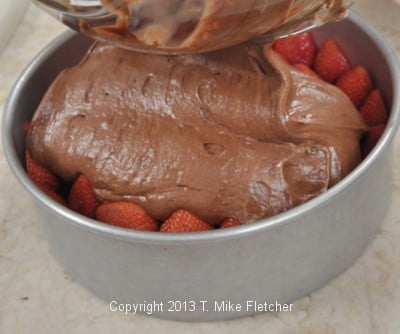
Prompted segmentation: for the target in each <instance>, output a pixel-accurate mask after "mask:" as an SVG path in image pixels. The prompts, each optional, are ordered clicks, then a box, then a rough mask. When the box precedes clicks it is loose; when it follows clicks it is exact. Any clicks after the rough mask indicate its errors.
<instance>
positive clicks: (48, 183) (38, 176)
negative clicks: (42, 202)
mask: <svg viewBox="0 0 400 334" xmlns="http://www.w3.org/2000/svg"><path fill="white" fill-rule="evenodd" d="M25 160H26V171H27V173H28V175H29V177H30V178H31V180H32V181H33V182H34V183H35V184H36V185H37V186H38V187H39V188H41V189H43V188H45V189H48V190H53V191H57V189H58V187H59V181H58V179H57V177H56V176H55V175H53V174H52V173H51V172H50V171H49V170H48V169H46V168H44V167H42V166H40V165H39V164H38V163H37V162H35V161H34V160H33V159H32V157H31V155H30V153H29V152H28V151H26V153H25Z"/></svg>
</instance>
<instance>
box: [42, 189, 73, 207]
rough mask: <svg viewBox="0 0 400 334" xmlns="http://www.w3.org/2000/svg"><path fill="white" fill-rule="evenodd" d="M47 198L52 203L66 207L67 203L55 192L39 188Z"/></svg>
mask: <svg viewBox="0 0 400 334" xmlns="http://www.w3.org/2000/svg"><path fill="white" fill-rule="evenodd" d="M40 189H41V190H42V191H43V192H44V193H45V194H46V195H47V196H49V197H51V198H52V199H53V200H54V201H56V202H58V203H60V204H61V205H64V206H67V202H65V201H64V199H63V198H62V197H61V196H60V195H59V194H58V193H56V192H55V191H53V190H50V189H46V188H40Z"/></svg>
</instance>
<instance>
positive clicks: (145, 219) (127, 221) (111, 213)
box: [96, 202, 158, 231]
mask: <svg viewBox="0 0 400 334" xmlns="http://www.w3.org/2000/svg"><path fill="white" fill-rule="evenodd" d="M96 218H97V220H99V221H102V222H104V223H108V224H112V225H116V226H120V227H125V228H130V229H135V230H143V231H158V224H157V222H156V221H155V220H154V219H153V218H152V217H151V216H150V215H149V214H148V213H147V212H146V211H145V210H143V209H142V208H141V207H140V206H139V205H136V204H134V203H131V202H112V203H105V204H101V205H100V206H99V207H98V208H97V210H96Z"/></svg>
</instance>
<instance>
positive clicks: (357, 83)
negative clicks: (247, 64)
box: [337, 66, 373, 107]
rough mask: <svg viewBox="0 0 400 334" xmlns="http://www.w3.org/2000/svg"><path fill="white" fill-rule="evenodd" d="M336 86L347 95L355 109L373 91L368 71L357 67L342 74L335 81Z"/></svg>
mask: <svg viewBox="0 0 400 334" xmlns="http://www.w3.org/2000/svg"><path fill="white" fill-rule="evenodd" d="M337 86H338V87H339V88H340V89H341V90H342V91H343V92H345V93H346V94H347V96H348V97H349V98H350V100H351V101H352V102H353V103H354V105H355V106H356V107H358V106H360V104H361V103H363V102H364V100H365V99H366V98H367V96H368V95H369V93H371V91H372V89H373V85H372V80H371V77H370V76H369V73H368V71H367V70H366V69H365V68H364V67H362V66H357V67H354V68H353V69H351V70H350V71H348V72H346V73H344V74H343V75H342V76H341V77H340V78H339V80H338V81H337Z"/></svg>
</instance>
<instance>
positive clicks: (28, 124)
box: [24, 121, 32, 136]
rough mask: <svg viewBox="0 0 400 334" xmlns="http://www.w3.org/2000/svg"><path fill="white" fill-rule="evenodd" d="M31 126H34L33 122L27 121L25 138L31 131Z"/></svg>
mask: <svg viewBox="0 0 400 334" xmlns="http://www.w3.org/2000/svg"><path fill="white" fill-rule="evenodd" d="M31 126H32V122H31V121H26V122H25V123H24V133H25V136H26V135H27V134H28V132H29V130H30V129H31Z"/></svg>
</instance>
